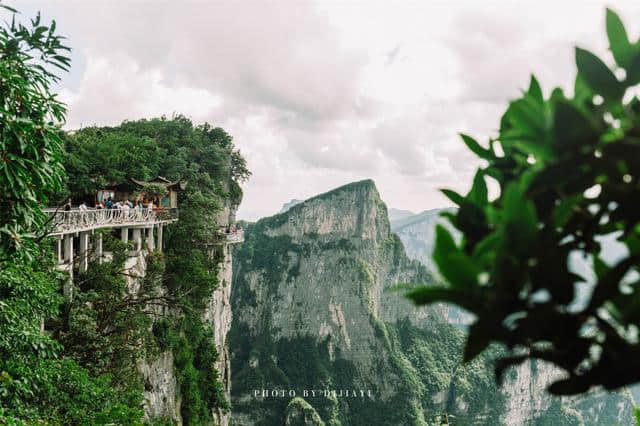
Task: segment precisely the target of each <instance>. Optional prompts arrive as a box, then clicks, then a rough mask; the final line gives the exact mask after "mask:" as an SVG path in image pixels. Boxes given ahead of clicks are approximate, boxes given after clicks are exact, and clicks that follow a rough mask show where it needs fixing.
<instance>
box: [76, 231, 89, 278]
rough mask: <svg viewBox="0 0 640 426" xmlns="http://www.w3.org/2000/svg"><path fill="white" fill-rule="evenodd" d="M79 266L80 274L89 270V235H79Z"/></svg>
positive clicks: (82, 233) (83, 233)
mask: <svg viewBox="0 0 640 426" xmlns="http://www.w3.org/2000/svg"><path fill="white" fill-rule="evenodd" d="M78 257H79V259H80V260H79V264H78V270H79V271H80V272H86V271H87V269H89V233H88V232H81V233H80V250H79V253H78Z"/></svg>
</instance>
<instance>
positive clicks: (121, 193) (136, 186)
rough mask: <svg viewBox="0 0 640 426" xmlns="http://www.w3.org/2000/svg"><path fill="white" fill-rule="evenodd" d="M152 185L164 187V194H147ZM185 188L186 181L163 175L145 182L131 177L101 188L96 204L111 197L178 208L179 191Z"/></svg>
mask: <svg viewBox="0 0 640 426" xmlns="http://www.w3.org/2000/svg"><path fill="white" fill-rule="evenodd" d="M152 186H159V187H163V188H164V190H165V193H164V194H163V195H161V196H160V195H150V194H145V189H147V188H150V187H152ZM182 189H184V182H181V181H180V180H176V181H170V180H169V179H166V178H164V177H162V176H157V177H156V178H154V179H152V180H150V181H148V182H145V181H141V180H137V179H133V178H132V179H129V180H126V181H124V182H121V183H118V184H114V185H110V186H108V187H106V188H103V189H100V190H99V191H98V192H97V193H96V200H95V201H96V204H97V203H106V202H107V200H108V199H109V198H111V199H112V200H113V201H114V202H116V201H125V200H129V201H131V202H133V203H136V202H138V201H142V202H148V201H151V202H152V203H153V206H154V208H156V209H176V208H178V191H180V190H182Z"/></svg>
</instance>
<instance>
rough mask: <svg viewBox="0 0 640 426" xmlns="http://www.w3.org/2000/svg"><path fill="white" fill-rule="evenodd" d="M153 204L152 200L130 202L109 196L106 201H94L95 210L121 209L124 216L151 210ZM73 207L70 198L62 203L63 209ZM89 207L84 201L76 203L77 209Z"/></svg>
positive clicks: (84, 209)
mask: <svg viewBox="0 0 640 426" xmlns="http://www.w3.org/2000/svg"><path fill="white" fill-rule="evenodd" d="M154 207H155V205H154V203H153V201H152V200H146V199H145V200H138V201H137V202H132V201H130V200H128V199H123V200H118V201H114V200H113V199H112V198H111V197H109V198H108V199H107V200H106V202H102V201H98V202H97V203H95V207H94V208H95V209H96V210H102V209H107V210H118V211H122V212H123V214H124V215H125V216H127V215H128V213H129V212H136V211H137V212H142V211H144V210H149V211H153V209H154ZM72 209H73V207H72V205H71V200H70V199H69V200H67V202H66V203H65V205H64V210H65V211H70V210H72ZM88 209H89V208H88V207H87V203H85V202H84V201H83V202H81V203H80V204H79V205H78V210H80V211H87V210H88Z"/></svg>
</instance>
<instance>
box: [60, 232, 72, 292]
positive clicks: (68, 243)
mask: <svg viewBox="0 0 640 426" xmlns="http://www.w3.org/2000/svg"><path fill="white" fill-rule="evenodd" d="M63 246H64V262H65V263H66V264H67V265H68V269H67V272H68V273H69V279H68V280H67V281H66V282H65V283H64V284H63V286H62V293H63V294H64V297H65V298H66V299H67V300H71V298H72V297H73V234H66V235H65V236H64V243H63Z"/></svg>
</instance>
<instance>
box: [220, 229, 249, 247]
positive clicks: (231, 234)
mask: <svg viewBox="0 0 640 426" xmlns="http://www.w3.org/2000/svg"><path fill="white" fill-rule="evenodd" d="M222 235H223V236H224V237H225V242H226V243H227V244H240V243H243V242H244V229H242V228H236V229H233V230H231V231H228V232H222Z"/></svg>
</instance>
